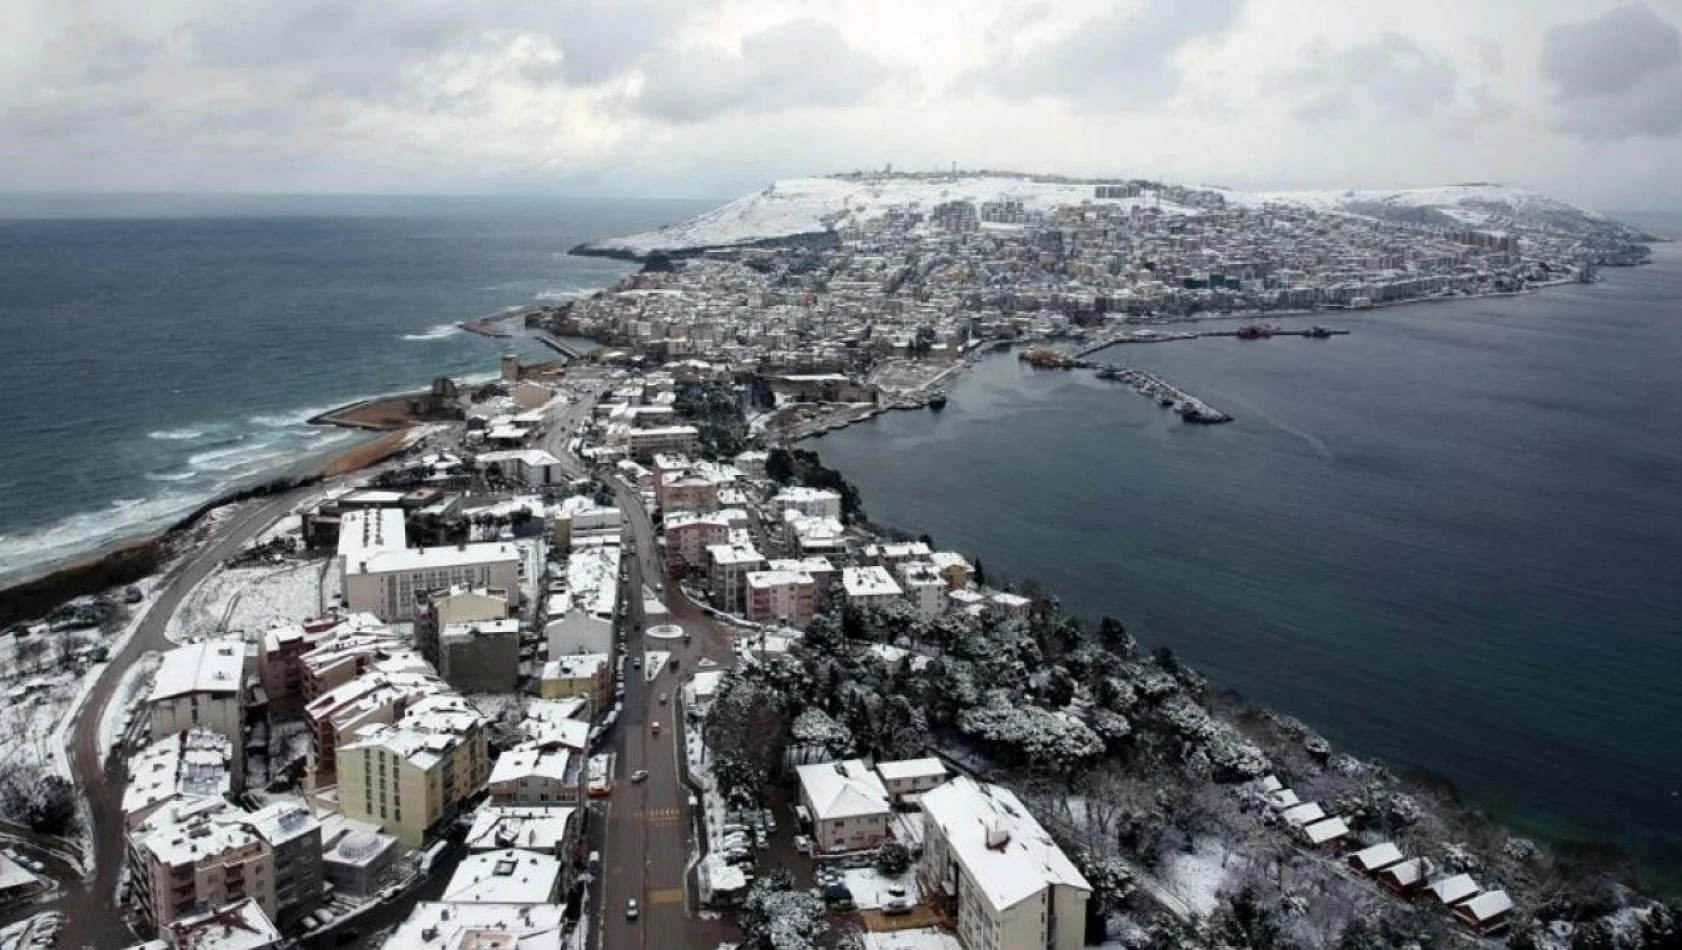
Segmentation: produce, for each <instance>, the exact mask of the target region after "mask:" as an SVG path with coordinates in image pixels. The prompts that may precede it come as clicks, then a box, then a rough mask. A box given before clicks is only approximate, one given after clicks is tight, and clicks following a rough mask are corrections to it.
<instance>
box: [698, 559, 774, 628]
mask: <svg viewBox="0 0 1682 950" xmlns="http://www.w3.org/2000/svg"><path fill="white" fill-rule="evenodd" d="M707 564H708V573H707V582H708V589H709V591H710V593H711V594H712V598H713V606H715V607H717V608H718V609H720V610H722V611H724V612H725V613H731V614H740V613H741V612H742V605H743V599H744V597H743V595H744V593H745V591H746V590H747V576H748V574H749V573H750V572H752V571H757V570H760V569H762V568H764V566H765V558H763V557H761V556H760V554H759V552H758V551H755V550H754V549H753V547H752V546H751V545H746V544H714V545H711V546H710V547H708V548H707Z"/></svg>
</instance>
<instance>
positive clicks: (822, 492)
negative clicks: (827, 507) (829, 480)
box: [771, 485, 841, 505]
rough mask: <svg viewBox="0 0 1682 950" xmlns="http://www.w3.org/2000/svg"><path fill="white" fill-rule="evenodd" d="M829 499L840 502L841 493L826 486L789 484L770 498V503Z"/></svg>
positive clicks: (800, 502)
mask: <svg viewBox="0 0 1682 950" xmlns="http://www.w3.org/2000/svg"><path fill="white" fill-rule="evenodd" d="M831 501H832V502H835V503H836V504H840V503H841V493H840V492H838V491H833V490H831V489H828V488H809V487H807V486H805V485H790V486H788V487H787V488H784V489H783V490H782V491H779V492H777V494H776V495H774V496H773V497H772V498H771V503H772V504H777V503H778V502H782V503H784V504H792V505H806V504H813V503H816V502H831Z"/></svg>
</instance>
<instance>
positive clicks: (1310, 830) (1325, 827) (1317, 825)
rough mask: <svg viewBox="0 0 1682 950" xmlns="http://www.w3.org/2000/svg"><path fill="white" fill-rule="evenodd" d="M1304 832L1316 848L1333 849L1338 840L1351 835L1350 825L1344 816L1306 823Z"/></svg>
mask: <svg viewBox="0 0 1682 950" xmlns="http://www.w3.org/2000/svg"><path fill="white" fill-rule="evenodd" d="M1302 833H1303V834H1304V835H1306V836H1307V837H1308V843H1309V844H1311V845H1313V846H1314V847H1316V848H1321V849H1326V850H1332V849H1335V848H1336V847H1337V845H1338V842H1340V841H1342V840H1343V839H1344V838H1347V837H1349V826H1348V825H1346V824H1344V822H1343V819H1342V818H1327V819H1326V820H1324V821H1316V822H1313V823H1312V824H1308V825H1304V826H1303V828H1302Z"/></svg>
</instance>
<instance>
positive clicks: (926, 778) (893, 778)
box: [876, 756, 950, 805]
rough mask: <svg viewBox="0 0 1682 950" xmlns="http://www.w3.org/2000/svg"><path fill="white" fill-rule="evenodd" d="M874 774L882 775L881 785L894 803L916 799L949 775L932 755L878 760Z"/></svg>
mask: <svg viewBox="0 0 1682 950" xmlns="http://www.w3.org/2000/svg"><path fill="white" fill-rule="evenodd" d="M876 774H877V775H880V776H882V786H883V787H884V788H886V789H887V790H888V798H889V799H890V800H891V801H892V802H893V803H894V804H896V805H898V804H900V803H902V802H911V801H916V800H918V799H919V798H920V797H921V796H922V794H923V793H924V792H926V791H928V790H929V789H931V788H935V787H937V786H939V785H942V784H945V782H946V780H947V779H948V778H949V777H950V774H949V773H948V772H947V771H946V766H945V765H944V764H942V763H941V761H940V760H939V759H937V758H934V757H932V756H930V757H928V758H923V759H899V760H896V761H892V762H878V763H876Z"/></svg>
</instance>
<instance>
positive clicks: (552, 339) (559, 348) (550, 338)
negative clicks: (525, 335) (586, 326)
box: [532, 330, 590, 360]
mask: <svg viewBox="0 0 1682 950" xmlns="http://www.w3.org/2000/svg"><path fill="white" fill-rule="evenodd" d="M532 336H535V337H537V339H538V342H540V343H542V344H543V345H544V346H547V347H548V348H550V349H551V350H554V351H555V352H557V353H559V354H561V355H562V356H564V357H566V358H567V359H572V360H581V359H584V358H586V357H587V356H589V355H590V354H588V353H586V352H584V351H583V350H580V349H579V348H578V347H576V346H573V345H572V344H570V343H568V342H567V341H565V340H563V339H561V338H560V337H558V336H555V335H554V334H552V333H549V332H546V331H543V330H536V331H533V333H532Z"/></svg>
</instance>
